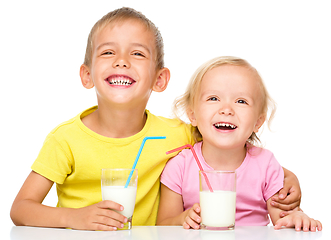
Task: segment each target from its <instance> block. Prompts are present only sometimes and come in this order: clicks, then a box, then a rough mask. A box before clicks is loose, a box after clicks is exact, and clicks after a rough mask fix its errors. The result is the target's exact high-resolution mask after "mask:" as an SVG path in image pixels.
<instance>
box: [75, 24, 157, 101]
mask: <svg viewBox="0 0 331 240" xmlns="http://www.w3.org/2000/svg"><path fill="white" fill-rule="evenodd" d="M82 68H83V69H85V70H86V71H85V73H86V74H83V75H84V76H85V79H86V80H87V81H86V82H85V83H84V81H83V78H82V82H83V85H84V86H85V87H86V88H92V87H93V86H95V88H96V92H97V97H98V104H99V105H100V104H102V103H103V102H104V103H105V102H108V103H112V104H120V105H123V104H128V105H130V106H131V107H134V106H141V104H144V105H143V106H144V107H145V106H146V104H147V101H148V99H149V97H150V94H151V92H152V90H156V91H157V90H158V89H155V85H158V83H156V80H157V79H158V76H159V72H160V70H158V69H156V50H155V37H154V36H153V34H152V32H151V31H149V30H148V29H147V28H146V26H145V25H144V24H142V23H141V22H140V21H139V20H133V19H128V20H124V21H122V22H118V21H116V22H114V23H111V24H108V25H106V26H105V27H104V28H102V29H101V30H99V31H97V32H96V34H95V36H94V39H93V52H92V63H91V66H90V67H87V66H85V65H84V67H83V66H82ZM82 68H81V77H82Z"/></svg>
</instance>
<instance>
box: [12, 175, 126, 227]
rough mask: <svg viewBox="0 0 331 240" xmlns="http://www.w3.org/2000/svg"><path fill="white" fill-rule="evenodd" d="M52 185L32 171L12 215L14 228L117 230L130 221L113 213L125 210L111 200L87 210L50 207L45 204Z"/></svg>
mask: <svg viewBox="0 0 331 240" xmlns="http://www.w3.org/2000/svg"><path fill="white" fill-rule="evenodd" d="M52 186H53V182H52V181H51V180H49V179H47V178H45V177H43V176H42V175H40V174H38V173H36V172H34V171H32V172H31V173H30V174H29V176H28V177H27V179H26V181H25V182H24V184H23V186H22V188H21V190H20V191H19V193H18V194H17V196H16V198H15V200H14V202H13V205H12V208H11V212H10V216H11V218H12V221H13V222H14V224H15V225H18V226H35V227H55V228H73V229H82V230H116V229H117V228H121V227H122V226H123V223H124V222H126V221H127V219H126V218H125V217H124V216H123V215H121V214H119V213H117V212H115V211H113V210H117V211H121V210H123V207H122V206H121V205H119V204H117V203H114V202H112V201H102V202H99V203H96V204H94V205H91V206H87V207H84V208H78V209H74V208H61V207H49V206H45V205H43V204H42V201H43V200H44V198H45V197H46V195H47V194H48V192H49V190H50V189H51V187H52Z"/></svg>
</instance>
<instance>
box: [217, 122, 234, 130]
mask: <svg viewBox="0 0 331 240" xmlns="http://www.w3.org/2000/svg"><path fill="white" fill-rule="evenodd" d="M214 127H215V128H217V129H219V130H234V129H236V128H237V126H236V125H233V124H231V123H215V124H214Z"/></svg>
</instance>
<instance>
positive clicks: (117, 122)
mask: <svg viewBox="0 0 331 240" xmlns="http://www.w3.org/2000/svg"><path fill="white" fill-rule="evenodd" d="M146 120H147V114H146V113H145V108H143V109H128V110H123V109H114V108H109V107H108V106H103V105H100V104H99V105H98V109H97V110H96V111H94V112H93V113H91V114H90V115H88V116H86V117H85V118H83V119H82V122H83V123H84V125H85V126H86V127H88V128H89V129H91V130H92V131H94V132H96V133H98V134H100V135H102V136H105V137H109V138H126V137H130V136H133V135H135V134H137V133H138V132H140V131H141V130H142V129H143V128H144V126H145V123H146Z"/></svg>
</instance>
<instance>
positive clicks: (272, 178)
mask: <svg viewBox="0 0 331 240" xmlns="http://www.w3.org/2000/svg"><path fill="white" fill-rule="evenodd" d="M265 177H266V179H265V183H266V185H265V188H264V192H263V196H264V199H265V201H267V200H268V199H269V198H271V197H272V196H273V195H274V194H276V193H277V192H278V191H279V190H280V189H282V188H283V185H284V170H283V168H282V166H281V165H280V164H279V163H278V162H277V160H276V158H275V157H274V155H273V154H272V155H271V158H270V161H269V165H268V167H267V172H266V175H265Z"/></svg>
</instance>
